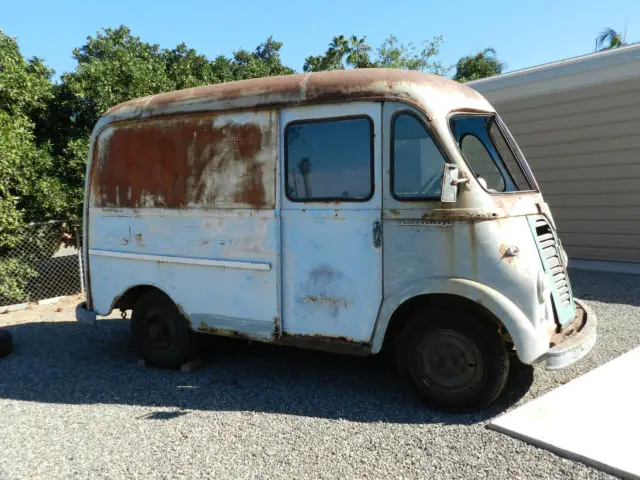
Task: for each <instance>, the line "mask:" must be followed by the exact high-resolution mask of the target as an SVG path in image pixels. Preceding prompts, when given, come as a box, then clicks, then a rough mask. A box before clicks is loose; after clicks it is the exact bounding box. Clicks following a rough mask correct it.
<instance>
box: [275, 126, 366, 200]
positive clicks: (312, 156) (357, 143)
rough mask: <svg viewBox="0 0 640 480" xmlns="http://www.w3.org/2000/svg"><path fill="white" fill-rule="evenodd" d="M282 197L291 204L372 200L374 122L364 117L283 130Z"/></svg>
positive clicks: (289, 127) (288, 127)
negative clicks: (283, 185)
mask: <svg viewBox="0 0 640 480" xmlns="http://www.w3.org/2000/svg"><path fill="white" fill-rule="evenodd" d="M285 142H286V152H285V156H286V160H285V168H286V192H287V197H288V198H289V199H290V200H293V201H331V200H333V201H335V200H339V201H366V200H368V199H369V198H371V196H372V195H373V185H374V184H373V123H372V121H371V119H369V118H368V117H357V118H347V119H339V120H323V121H309V122H296V123H292V124H290V125H288V126H287V129H286V131H285Z"/></svg>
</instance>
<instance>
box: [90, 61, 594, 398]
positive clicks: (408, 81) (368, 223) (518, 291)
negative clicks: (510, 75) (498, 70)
mask: <svg viewBox="0 0 640 480" xmlns="http://www.w3.org/2000/svg"><path fill="white" fill-rule="evenodd" d="M465 122H466V123H465ZM483 122H484V123H483ZM478 125H490V127H489V126H487V132H488V131H489V128H491V129H494V130H495V131H500V132H502V134H501V135H504V138H503V140H501V142H502V143H501V144H500V146H496V147H495V148H492V147H491V145H489V146H486V147H485V150H486V151H487V153H489V155H494V157H493V158H498V157H495V153H496V152H497V151H498V148H510V151H511V152H513V153H512V155H513V158H512V159H511V160H510V161H511V164H500V162H499V161H497V160H495V161H496V162H497V163H496V165H498V166H497V167H494V166H488V167H483V166H482V165H480V163H478V165H480V166H479V167H478V168H479V169H482V168H486V169H487V171H486V172H484V171H483V175H482V176H480V175H479V173H478V171H477V170H478V169H476V171H475V172H474V171H473V170H472V169H471V168H470V164H469V159H470V158H471V157H474V158H476V157H475V156H476V155H480V154H479V153H477V151H476V152H475V153H474V148H475V149H477V148H479V147H478V145H480V146H481V145H482V142H485V144H487V142H490V140H489V139H490V138H493V136H495V132H493V131H492V133H490V134H488V135H485V134H484V133H483V132H480V133H478V135H475V134H474V133H473V132H474V131H473V129H474V128H478V127H477V126H478ZM452 128H453V129H454V130H456V129H458V130H460V131H464V132H466V133H464V136H462V137H460V138H458V137H456V135H457V134H459V132H458V133H455V132H454V130H452ZM458 130H456V131H458ZM467 130H468V131H467ZM471 137H473V138H471ZM501 138H502V137H501ZM465 139H468V140H465ZM476 140H477V141H476ZM478 142H480V143H478ZM494 142H495V140H494ZM507 143H508V145H507ZM463 144H464V145H463ZM461 145H463V146H464V148H466V149H467V150H468V152H467V151H465V152H464V153H463V151H462V150H461ZM496 145H498V144H497V143H496ZM467 147H468V148H467ZM469 149H470V150H469ZM490 151H491V152H493V153H491V152H490ZM394 152H395V153H394ZM403 152H404V153H403ZM394 155H396V156H397V157H398V158H397V159H396V160H395V163H394V158H393V157H394ZM481 155H484V153H482V154H481ZM499 155H502V156H505V154H504V153H503V152H502V151H500V153H499ZM465 156H466V157H465ZM477 158H480V157H477ZM483 158H484V157H483ZM487 158H489V157H487ZM489 163H490V162H489ZM503 163H504V162H503ZM505 165H506V166H505ZM515 169H517V170H518V173H517V175H516V174H513V175H511V174H507V173H504V172H507V170H508V171H509V172H513V171H514V170H515ZM443 171H444V172H445V173H446V175H447V177H446V178H447V180H446V181H445V182H443V181H442V172H443ZM500 172H502V173H500ZM450 173H451V175H453V176H452V177H451V178H449V174H450ZM510 175H511V177H513V179H514V180H512V179H510ZM478 177H486V179H483V178H478ZM516 177H517V178H516ZM501 178H502V179H501ZM494 180H495V181H496V182H498V184H499V187H500V188H504V189H505V190H509V189H510V190H512V191H509V192H507V191H505V192H504V193H500V192H496V191H492V190H491V189H490V188H488V187H487V181H489V182H490V183H491V182H493V181H494ZM516 180H517V182H519V183H520V185H522V184H526V185H528V187H526V188H524V189H523V188H515V184H516V183H517V182H516ZM423 184H424V187H423V188H424V189H425V191H424V192H422V191H419V190H420V186H421V185H423ZM508 184H509V185H511V184H513V185H511V187H509V185H508ZM416 185H417V186H416ZM490 186H491V185H490ZM452 189H453V190H452ZM314 192H315V193H314ZM445 197H446V198H445ZM443 200H444V201H443ZM452 200H453V201H452ZM84 222H85V223H84V226H85V228H84V232H85V238H84V244H83V248H84V252H83V253H84V261H85V265H86V269H85V272H86V286H87V289H86V292H87V294H86V295H87V300H86V304H84V305H82V306H80V308H79V309H78V319H80V320H86V321H93V320H94V319H95V316H96V315H107V314H109V313H110V312H111V311H112V310H113V309H118V308H119V309H121V310H123V311H124V310H128V309H134V316H135V306H136V302H137V301H138V299H139V298H140V297H141V295H143V294H144V293H145V292H148V291H149V290H157V291H160V292H162V293H163V294H164V295H166V296H167V297H168V298H169V299H170V300H171V301H172V302H173V303H174V304H175V306H176V308H177V309H178V311H179V312H180V314H181V315H182V317H183V318H184V319H185V322H186V323H187V325H188V326H189V328H190V329H192V330H194V331H198V332H206V333H212V334H219V335H230V336H237V337H243V338H247V339H252V340H259V341H265V342H273V343H280V344H288V345H297V346H305V347H311V348H320V349H326V350H331V351H343V352H347V353H357V354H375V353H378V352H379V351H380V350H381V348H382V346H383V342H384V341H385V339H387V340H388V338H389V337H390V335H391V334H392V333H393V334H396V333H398V332H400V331H401V330H402V328H404V327H405V325H406V324H407V322H408V321H409V319H408V317H410V316H411V315H414V316H415V312H416V311H418V310H420V311H424V312H426V316H427V317H428V312H429V311H430V310H432V309H439V306H440V307H442V308H444V306H447V308H450V307H451V308H458V307H456V305H458V306H462V307H463V308H464V310H465V312H476V313H477V315H478V316H479V317H482V318H483V320H482V321H483V322H484V321H489V323H492V325H494V326H495V331H496V332H499V335H500V338H501V341H502V342H504V344H505V345H507V347H509V346H511V345H513V346H514V347H515V351H516V352H517V356H518V358H519V359H520V361H522V362H524V363H526V364H532V363H535V362H539V361H543V360H545V361H546V362H547V366H548V367H549V368H561V367H564V366H566V365H568V364H570V363H572V362H574V361H576V360H578V359H579V358H581V357H582V356H584V355H585V354H586V353H587V352H588V351H589V350H590V348H591V347H592V346H593V344H594V342H595V338H596V335H595V322H596V319H595V317H594V316H593V313H592V312H590V311H588V309H586V307H585V306H583V305H580V304H579V303H578V302H576V301H575V299H574V298H573V294H572V292H571V287H570V283H569V279H568V276H567V272H566V255H565V254H564V251H563V248H562V246H561V244H560V241H559V239H558V237H557V234H556V232H555V227H554V224H553V218H552V216H551V213H550V212H549V209H548V207H547V205H546V203H545V202H544V200H543V198H542V196H541V194H540V192H539V190H538V187H537V184H536V183H535V180H534V179H533V176H532V174H531V172H530V170H529V169H528V167H527V165H526V162H525V161H524V158H522V155H521V152H520V151H519V150H518V149H517V146H516V145H515V142H513V139H512V138H511V137H510V135H509V132H508V130H507V129H506V127H505V126H504V125H503V124H502V123H501V121H500V120H499V118H498V117H497V116H496V115H495V111H494V109H493V108H492V107H491V105H490V104H489V103H488V102H487V101H486V100H485V99H484V98H483V97H482V96H481V95H480V94H478V93H477V92H475V91H474V90H472V89H471V88H468V87H465V86H463V85H460V84H458V83H456V82H453V81H450V80H447V79H444V78H441V77H437V76H433V75H428V74H423V73H418V72H410V71H399V70H378V69H365V70H355V71H339V72H325V73H312V74H302V75H291V76H284V77H274V78H265V79H255V80H246V81H240V82H232V83H227V84H219V85H212V86H206V87H199V88H193V89H188V90H183V91H178V92H171V93H166V94H160V95H155V96H151V97H146V98H142V99H137V100H133V101H130V102H126V103H124V104H121V105H118V106H116V107H114V108H112V109H111V110H109V111H108V112H107V113H106V114H105V115H104V116H103V117H102V118H101V119H100V121H99V122H98V124H97V125H96V127H95V130H94V132H93V135H92V141H91V151H90V156H89V165H88V168H87V183H86V199H85V217H84ZM442 308H440V310H442ZM478 321H481V320H478ZM492 328H493V327H492ZM463 343H464V342H463ZM456 345H459V344H456ZM460 345H461V344H460ZM460 348H462V349H464V348H466V347H464V346H461V347H460ZM485 403H486V402H485Z"/></svg>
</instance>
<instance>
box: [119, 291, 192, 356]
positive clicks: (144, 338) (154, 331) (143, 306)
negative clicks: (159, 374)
mask: <svg viewBox="0 0 640 480" xmlns="http://www.w3.org/2000/svg"><path fill="white" fill-rule="evenodd" d="M131 333H132V337H133V338H132V340H133V345H134V347H135V348H136V350H137V351H138V352H139V353H140V355H142V357H143V358H144V359H145V360H146V361H147V362H148V363H149V364H151V365H154V366H156V367H160V368H170V369H174V368H179V367H180V366H181V365H182V364H183V363H185V362H187V361H189V360H190V359H191V358H192V356H193V354H194V351H193V350H194V334H193V331H192V330H191V328H189V324H188V322H187V320H186V319H185V318H184V316H182V314H181V313H180V311H179V310H178V307H177V306H176V304H175V303H173V301H172V300H171V299H170V298H169V297H168V296H167V295H165V294H164V293H162V292H160V291H158V290H150V291H148V292H146V293H143V294H142V295H141V296H140V298H138V300H137V301H136V304H135V306H134V308H133V314H132V315H131Z"/></svg>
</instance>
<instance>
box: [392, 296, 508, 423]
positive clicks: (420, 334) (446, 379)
mask: <svg viewBox="0 0 640 480" xmlns="http://www.w3.org/2000/svg"><path fill="white" fill-rule="evenodd" d="M396 347H397V351H396V356H397V362H398V366H399V368H400V371H401V372H402V373H403V375H404V376H405V377H406V378H407V379H408V381H409V383H410V384H411V386H412V387H413V388H414V390H415V391H416V392H417V393H418V395H419V396H420V397H421V399H422V400H423V401H424V402H425V403H426V404H427V405H429V406H433V407H436V408H440V409H445V410H458V411H470V410H479V409H482V408H485V407H487V406H488V405H490V404H491V403H492V402H493V401H494V400H495V399H496V398H497V397H498V395H500V393H501V392H502V390H503V388H504V386H505V384H506V381H507V377H508V374H509V356H508V353H507V350H506V348H505V345H504V342H503V341H502V339H501V338H500V335H499V332H498V328H497V326H495V325H492V324H491V323H490V322H487V321H486V320H485V319H484V318H481V317H478V316H474V315H472V314H471V313H470V312H467V311H465V310H461V309H444V310H437V311H433V312H419V313H417V314H416V315H415V316H414V318H413V319H412V320H411V321H410V322H409V324H408V325H407V326H406V327H405V328H404V330H402V332H401V333H400V335H399V337H398V340H397V344H396Z"/></svg>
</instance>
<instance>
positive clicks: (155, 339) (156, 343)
mask: <svg viewBox="0 0 640 480" xmlns="http://www.w3.org/2000/svg"><path fill="white" fill-rule="evenodd" d="M147 335H148V337H149V341H150V343H151V344H152V345H153V347H154V348H155V349H157V350H166V349H168V348H170V347H171V346H172V345H173V342H174V341H175V333H174V331H173V329H172V328H171V323H170V322H168V321H167V319H166V318H165V317H164V315H163V314H162V312H156V311H151V312H149V314H148V315H147Z"/></svg>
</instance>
